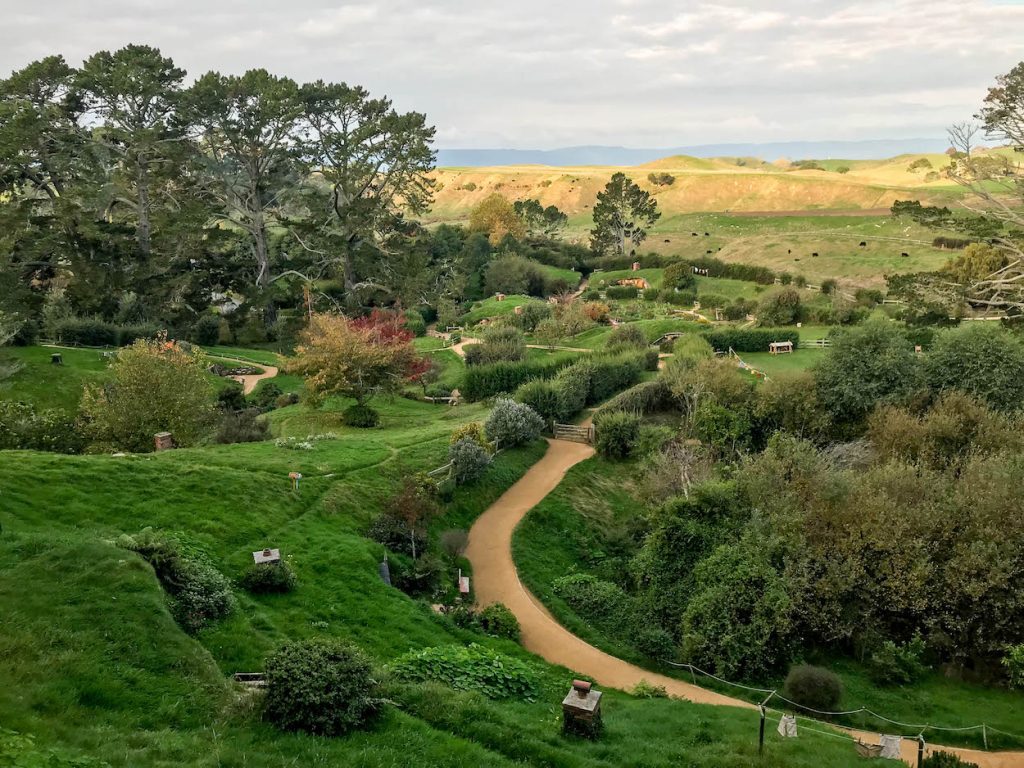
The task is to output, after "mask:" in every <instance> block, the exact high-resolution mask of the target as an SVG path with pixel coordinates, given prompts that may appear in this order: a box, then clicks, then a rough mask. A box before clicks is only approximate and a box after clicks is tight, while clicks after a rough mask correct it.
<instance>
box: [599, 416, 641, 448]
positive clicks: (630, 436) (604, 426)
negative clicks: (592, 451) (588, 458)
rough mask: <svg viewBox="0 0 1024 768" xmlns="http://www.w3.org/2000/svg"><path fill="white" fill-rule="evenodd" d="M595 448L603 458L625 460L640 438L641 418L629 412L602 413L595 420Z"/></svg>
mask: <svg viewBox="0 0 1024 768" xmlns="http://www.w3.org/2000/svg"><path fill="white" fill-rule="evenodd" d="M594 428H595V432H596V441H595V447H596V448H597V452H598V453H599V454H601V455H602V456H605V457H607V458H610V459H625V458H627V457H628V456H630V455H631V454H632V453H633V448H634V447H635V446H636V443H637V440H638V439H639V438H640V417H639V416H638V415H637V414H634V413H629V412H627V411H602V412H601V413H599V414H598V415H597V417H595V419H594Z"/></svg>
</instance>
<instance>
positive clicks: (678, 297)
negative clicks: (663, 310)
mask: <svg viewBox="0 0 1024 768" xmlns="http://www.w3.org/2000/svg"><path fill="white" fill-rule="evenodd" d="M661 300H662V301H664V302H665V303H667V304H673V305H674V306H677V307H688V306H691V305H692V304H693V303H694V302H695V301H697V292H696V291H695V290H693V289H692V288H691V289H689V290H686V291H670V290H667V289H666V290H664V291H662V292H661Z"/></svg>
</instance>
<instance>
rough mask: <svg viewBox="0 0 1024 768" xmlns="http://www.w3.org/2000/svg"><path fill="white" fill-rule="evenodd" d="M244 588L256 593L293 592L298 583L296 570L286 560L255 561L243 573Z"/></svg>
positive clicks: (242, 582) (241, 582)
mask: <svg viewBox="0 0 1024 768" xmlns="http://www.w3.org/2000/svg"><path fill="white" fill-rule="evenodd" d="M239 583H240V584H241V585H242V588H243V589H245V590H246V591H248V592H252V593H253V594H256V595H266V594H274V593H283V592H291V591H292V590H293V589H295V585H296V584H298V579H297V578H296V576H295V571H293V570H292V567H291V566H290V565H288V563H286V562H285V561H284V560H280V561H278V562H276V563H253V564H252V565H251V566H249V569H248V570H247V571H246V572H245V573H244V574H243V575H242V579H241V581H240V582H239Z"/></svg>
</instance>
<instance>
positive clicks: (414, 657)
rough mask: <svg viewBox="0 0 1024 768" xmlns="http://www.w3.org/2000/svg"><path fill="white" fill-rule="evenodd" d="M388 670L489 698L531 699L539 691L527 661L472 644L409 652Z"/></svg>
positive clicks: (535, 677)
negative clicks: (475, 692)
mask: <svg viewBox="0 0 1024 768" xmlns="http://www.w3.org/2000/svg"><path fill="white" fill-rule="evenodd" d="M391 670H392V672H393V673H394V675H395V677H396V678H398V679H399V680H408V681H411V682H423V681H426V680H434V681H436V682H439V683H444V684H445V685H447V686H449V687H451V688H455V689H456V690H460V691H477V692H478V693H482V694H483V695H484V696H486V697H487V698H489V699H515V700H523V699H525V700H526V701H534V700H535V699H536V698H537V696H538V695H539V693H540V686H539V682H538V676H537V673H536V672H535V671H534V670H533V668H532V667H531V666H530V665H529V664H527V663H526V662H524V661H520V660H519V659H516V658H513V657H511V656H506V655H505V654H502V653H498V652H497V651H492V650H490V649H489V648H485V647H483V646H481V645H477V644H476V643H472V644H471V645H468V646H460V645H441V646H436V647H433V648H423V649H422V650H418V651H410V652H409V653H406V654H405V655H403V656H400V657H399V658H398V659H396V660H395V662H394V664H393V665H392V667H391Z"/></svg>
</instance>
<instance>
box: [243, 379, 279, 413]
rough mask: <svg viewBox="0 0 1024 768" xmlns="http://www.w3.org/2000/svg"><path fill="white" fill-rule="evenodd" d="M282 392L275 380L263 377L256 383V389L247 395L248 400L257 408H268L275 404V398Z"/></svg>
mask: <svg viewBox="0 0 1024 768" xmlns="http://www.w3.org/2000/svg"><path fill="white" fill-rule="evenodd" d="M283 394H284V392H283V391H282V390H281V387H279V386H278V385H277V383H276V382H274V381H272V380H271V379H263V381H261V382H259V383H258V384H257V385H256V389H254V390H253V392H252V394H251V395H249V400H250V401H251V402H252V404H253V405H255V406H256V407H257V408H263V409H264V410H270V409H272V408H273V407H274V406H276V405H277V398H279V397H280V396H281V395H283Z"/></svg>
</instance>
